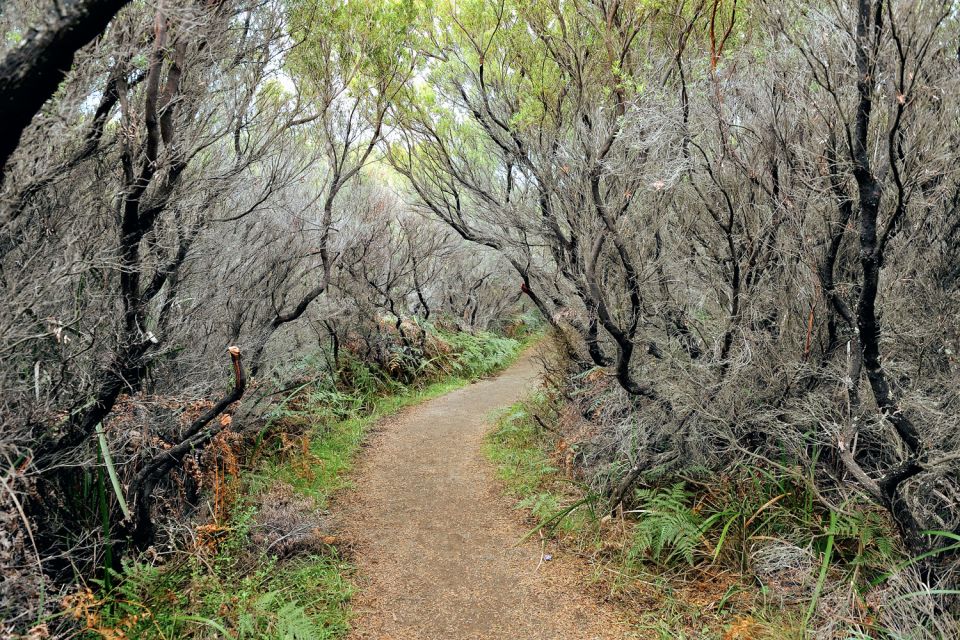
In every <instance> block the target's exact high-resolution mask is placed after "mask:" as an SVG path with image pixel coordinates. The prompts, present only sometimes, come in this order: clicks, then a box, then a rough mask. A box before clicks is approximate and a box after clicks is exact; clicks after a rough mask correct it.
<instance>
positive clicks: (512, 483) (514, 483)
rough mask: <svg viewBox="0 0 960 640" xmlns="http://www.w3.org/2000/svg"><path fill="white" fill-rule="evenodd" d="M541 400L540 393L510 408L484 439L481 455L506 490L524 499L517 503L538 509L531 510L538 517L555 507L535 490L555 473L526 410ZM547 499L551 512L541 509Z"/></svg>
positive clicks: (548, 497) (554, 499)
mask: <svg viewBox="0 0 960 640" xmlns="http://www.w3.org/2000/svg"><path fill="white" fill-rule="evenodd" d="M543 401H544V399H543V396H542V394H540V395H538V396H535V397H534V398H532V399H531V400H529V401H527V402H521V403H517V404H515V405H513V406H512V407H510V408H509V409H508V410H507V411H506V413H504V414H503V416H501V418H500V419H499V421H498V422H497V426H496V428H495V429H494V430H493V431H492V432H491V433H490V435H489V436H487V441H486V446H485V453H486V455H487V457H488V458H489V459H490V460H491V461H492V462H493V463H494V464H495V465H496V467H497V476H498V477H499V479H500V480H501V481H502V482H503V483H504V485H505V486H506V489H507V491H508V492H509V493H510V494H511V495H513V496H515V497H517V498H521V499H522V500H524V502H523V503H521V505H522V506H524V507H527V508H529V507H531V506H535V505H536V506H538V508H536V509H535V512H537V514H538V515H547V513H545V512H546V511H550V512H551V513H552V512H554V511H556V508H557V507H559V504H558V501H557V500H556V498H555V497H552V496H551V494H549V493H542V492H540V491H539V490H540V489H541V488H542V486H543V484H544V482H545V480H546V479H547V478H548V477H549V476H550V475H551V474H553V473H554V472H556V468H555V467H554V466H553V464H552V463H551V462H550V459H549V458H548V457H547V455H546V454H545V453H544V451H543V448H542V446H541V443H542V440H543V436H542V434H541V429H540V427H539V426H538V425H537V424H536V422H534V420H533V418H532V415H531V412H530V410H529V409H528V407H529V406H530V405H534V406H535V405H536V404H537V403H542V402H543ZM547 500H549V501H550V503H551V507H552V508H551V509H545V508H544V506H545V504H546V501H547ZM530 501H533V502H530Z"/></svg>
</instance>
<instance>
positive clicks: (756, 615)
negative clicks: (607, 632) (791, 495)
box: [484, 392, 807, 640]
mask: <svg viewBox="0 0 960 640" xmlns="http://www.w3.org/2000/svg"><path fill="white" fill-rule="evenodd" d="M551 415H554V416H555V415H556V407H555V400H554V399H551V398H550V397H549V396H548V394H546V393H545V392H538V393H535V394H534V395H533V396H532V397H530V398H529V399H527V400H524V401H521V402H519V403H517V404H515V405H513V406H511V407H509V408H508V409H506V410H504V411H503V412H501V413H500V415H499V416H498V418H497V420H496V425H495V427H494V429H493V430H492V431H491V432H490V433H489V434H488V435H487V437H486V442H485V445H484V453H485V454H486V456H487V458H488V459H489V460H490V461H491V462H492V463H493V464H494V465H495V468H496V474H497V477H498V479H499V481H500V482H501V483H502V487H503V490H504V492H505V493H507V494H508V495H509V496H511V497H512V498H514V499H515V500H516V504H515V506H516V508H517V509H519V510H521V511H522V512H523V513H524V514H525V515H526V518H527V522H528V523H529V527H530V530H529V532H528V534H527V535H528V536H543V537H544V538H545V539H546V540H548V541H550V542H551V544H556V545H557V546H558V551H559V552H560V553H566V554H574V555H578V556H581V557H583V558H584V559H585V560H587V561H588V562H589V563H590V564H591V565H592V566H593V567H594V578H595V581H596V584H594V585H593V586H595V587H597V589H598V591H602V592H603V593H604V596H605V597H608V598H610V599H611V600H612V601H613V602H614V603H615V604H617V605H618V606H619V607H620V608H621V610H622V611H623V612H624V614H625V617H626V618H627V619H628V620H630V621H631V622H632V624H633V625H634V627H635V629H636V630H637V632H638V633H639V634H640V637H656V638H664V639H670V640H683V639H689V640H694V639H697V640H701V639H716V640H721V639H722V640H737V639H743V640H745V639H748V638H749V639H753V640H756V639H759V638H769V639H777V640H789V639H798V640H799V639H800V638H805V637H807V636H806V635H805V632H804V629H803V622H802V616H801V613H800V610H799V609H798V608H796V607H783V606H782V605H781V603H780V601H779V600H778V598H777V596H776V594H769V595H768V594H764V593H760V592H759V591H758V590H757V588H756V586H755V585H754V584H751V581H750V580H749V579H748V578H744V576H742V575H740V573H739V572H737V571H732V570H730V569H729V567H724V566H720V565H714V564H713V563H712V562H710V561H709V558H707V561H701V556H702V555H703V554H705V553H707V552H714V553H716V552H717V550H718V549H719V548H720V547H721V546H722V545H723V544H724V542H723V540H722V539H720V540H719V542H717V541H716V540H714V541H713V542H711V541H710V540H708V535H705V534H712V533H713V532H712V531H708V525H709V524H710V523H709V522H706V518H705V517H704V516H703V515H701V514H700V513H698V510H699V507H697V506H696V505H694V506H693V507H691V506H689V505H690V497H691V494H690V493H689V492H687V491H686V490H685V489H684V488H683V487H682V486H675V487H670V488H667V489H664V490H662V491H656V492H654V491H647V492H643V491H639V492H638V494H643V496H645V495H646V494H649V496H647V502H646V504H645V505H644V507H643V515H639V516H636V515H635V516H633V517H631V518H630V519H621V518H614V519H611V518H610V517H609V516H608V514H607V510H606V507H605V504H606V502H605V500H603V499H602V497H601V496H598V495H596V494H593V493H592V492H591V490H590V488H589V487H588V486H587V485H586V484H585V483H584V482H582V481H581V480H579V479H578V478H577V476H576V474H575V471H573V470H572V469H571V467H570V465H569V462H570V460H571V458H572V457H573V456H574V455H575V453H576V452H575V449H576V445H575V444H574V445H573V446H572V448H571V445H570V444H568V443H566V442H565V441H564V440H563V438H562V437H561V436H560V433H559V429H558V430H557V431H556V432H555V431H552V430H551V431H548V430H547V429H545V428H544V426H543V424H544V420H543V418H541V419H540V420H537V419H536V417H535V416H551ZM549 420H550V419H549V418H548V421H549ZM641 497H642V496H641ZM634 513H639V512H634ZM721 526H722V523H721ZM584 586H587V585H584Z"/></svg>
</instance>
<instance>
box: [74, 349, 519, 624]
mask: <svg viewBox="0 0 960 640" xmlns="http://www.w3.org/2000/svg"><path fill="white" fill-rule="evenodd" d="M537 337H538V336H536V335H531V336H527V337H526V338H525V339H523V340H514V339H507V338H501V337H498V336H494V335H491V334H479V335H470V334H447V335H443V336H442V338H443V339H444V340H445V341H446V343H447V344H449V345H450V347H451V349H452V352H451V354H450V357H448V358H446V359H445V361H444V363H443V364H442V365H441V366H438V367H437V368H436V369H434V372H433V374H432V377H433V378H434V379H433V381H424V382H414V383H413V384H410V385H400V384H393V383H391V384H386V385H384V384H380V383H377V384H371V380H370V379H371V378H372V377H375V376H372V372H371V371H370V370H369V367H365V366H363V365H356V363H355V366H354V370H352V371H350V372H349V374H350V376H349V379H350V380H351V383H352V388H351V389H350V390H347V391H342V390H339V391H338V390H337V389H336V388H329V387H319V386H318V387H316V388H305V389H302V390H301V391H300V392H299V393H298V394H297V395H296V396H295V397H289V398H287V400H286V401H285V402H284V403H283V405H282V406H281V407H279V408H278V410H277V411H275V412H274V414H273V415H272V417H271V419H270V420H269V421H268V426H267V429H265V430H264V433H263V434H261V438H259V439H258V440H259V441H258V443H257V445H256V447H255V448H256V449H257V450H258V451H259V453H258V454H256V455H255V458H254V459H255V462H254V463H253V464H252V465H251V466H250V467H249V468H248V469H247V470H245V471H240V472H238V473H236V474H235V475H230V474H227V473H224V476H223V477H222V478H219V479H218V482H217V484H216V486H215V487H214V488H213V490H212V494H213V495H212V496H211V500H212V501H213V502H214V503H215V504H214V505H213V506H212V507H211V510H212V511H213V512H214V513H222V514H223V518H222V520H218V519H216V518H215V519H214V521H213V522H211V523H208V524H205V525H201V526H199V527H196V529H195V531H193V532H192V533H191V535H192V536H193V539H194V540H193V544H192V545H191V548H190V549H188V550H185V551H182V552H177V553H176V554H175V555H174V556H172V557H173V559H168V560H167V561H166V562H164V563H163V564H156V565H155V564H152V563H144V562H141V563H135V564H130V565H128V566H127V567H126V570H125V572H124V574H123V575H122V576H118V578H119V579H118V580H115V582H116V583H117V584H118V585H119V586H116V587H114V588H113V590H112V591H111V592H110V593H109V594H108V595H107V596H106V597H98V596H95V595H94V593H93V592H92V591H87V592H85V593H81V594H78V595H77V597H76V598H75V599H74V600H73V601H71V602H70V604H69V606H68V608H67V610H68V614H70V615H73V616H74V617H76V618H77V619H80V620H82V621H83V624H84V625H85V626H86V631H85V634H86V637H90V638H96V637H103V638H109V639H111V640H113V639H117V640H119V639H121V638H145V639H146V638H168V639H173V638H177V639H180V638H191V639H207V638H210V639H213V638H224V637H227V638H236V639H237V640H241V639H254V638H256V639H261V638H262V639H268V638H269V639H273V638H276V639H284V640H301V639H302V640H308V639H309V640H327V639H334V638H342V637H344V636H345V635H346V634H347V632H348V631H349V623H350V609H349V602H350V598H351V596H352V595H353V593H354V587H353V585H352V584H351V579H350V576H351V572H352V566H351V564H350V561H349V558H348V557H345V556H344V555H343V554H341V552H340V551H339V550H338V548H337V539H336V537H335V532H331V531H326V530H324V527H323V521H324V518H323V514H324V512H325V511H326V510H327V509H328V507H329V503H330V498H331V496H332V495H333V494H335V493H336V492H337V491H339V490H341V489H343V488H345V487H348V486H349V485H350V482H351V481H350V477H349V472H350V470H351V469H352V468H353V465H354V463H355V461H356V458H357V455H358V454H359V452H360V450H361V445H362V443H363V441H364V439H365V437H366V436H367V434H368V433H369V430H370V427H371V426H372V425H373V424H375V423H376V422H378V421H379V420H381V419H382V418H384V417H386V416H388V415H391V414H393V413H396V412H398V411H400V410H402V409H403V408H405V407H409V406H411V405H415V404H418V403H420V402H424V401H426V400H429V399H431V398H435V397H437V396H440V395H443V394H446V393H449V392H451V391H453V390H455V389H458V388H460V387H463V386H465V385H467V384H470V383H471V382H473V381H475V380H477V379H479V378H482V377H485V376H488V375H491V374H493V373H496V372H498V371H500V370H502V369H504V368H506V367H508V366H509V365H510V364H512V363H513V362H514V361H515V360H516V359H517V358H518V357H519V355H520V354H521V353H522V351H523V350H524V349H525V348H527V347H528V346H529V345H530V344H532V343H533V342H534V341H535V340H536V339H537ZM298 426H299V433H298V429H297V427H298ZM290 433H294V434H297V435H289V434H290ZM278 496H279V497H278ZM221 504H223V505H228V506H218V505H221ZM278 505H279V506H278ZM286 505H291V509H294V508H296V507H297V505H301V507H300V509H301V511H305V512H307V514H308V515H309V517H308V518H307V519H306V520H303V519H300V520H298V516H297V514H296V513H292V514H291V515H290V521H289V522H283V523H282V527H281V530H287V529H289V533H288V534H283V535H280V536H279V537H275V538H267V539H266V540H264V539H263V536H259V537H258V531H259V528H260V527H261V525H262V522H261V521H260V520H259V518H260V517H261V516H262V512H265V511H267V510H270V509H283V508H286ZM302 505H307V507H306V508H305V509H304V508H303V507H302ZM258 513H260V515H259V516H258ZM301 515H302V514H301ZM318 523H319V524H318ZM311 527H312V528H311ZM302 529H308V530H307V531H302ZM288 536H289V537H288ZM295 537H298V538H299V539H300V540H301V542H302V541H304V540H306V541H307V542H306V543H304V544H301V548H302V549H306V550H307V552H303V551H302V550H301V551H299V552H297V553H294V554H291V555H290V556H284V557H280V558H278V557H277V554H276V549H277V548H279V547H278V545H280V544H286V543H287V542H289V541H290V540H292V539H294V538H295ZM271 550H272V551H273V553H271Z"/></svg>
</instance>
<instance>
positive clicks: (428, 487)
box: [337, 352, 628, 640]
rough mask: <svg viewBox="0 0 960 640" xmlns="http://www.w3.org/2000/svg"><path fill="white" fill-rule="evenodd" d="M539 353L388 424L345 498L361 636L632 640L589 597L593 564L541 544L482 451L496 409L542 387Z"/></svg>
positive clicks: (342, 505)
mask: <svg viewBox="0 0 960 640" xmlns="http://www.w3.org/2000/svg"><path fill="white" fill-rule="evenodd" d="M537 379H538V366H537V364H536V359H535V358H534V356H533V354H532V353H530V352H528V353H526V354H525V355H524V356H523V357H521V359H520V360H519V361H518V362H517V363H516V364H515V365H513V366H512V367H511V368H509V369H508V370H507V371H505V372H504V373H502V374H500V375H499V376H497V377H496V378H492V379H489V380H484V381H481V382H478V383H475V384H472V385H470V386H468V387H465V388H463V389H460V390H458V391H455V392H453V393H450V394H447V395H445V396H442V397H440V398H437V399H435V400H431V401H428V402H425V403H423V404H421V405H418V406H416V407H413V408H410V409H408V410H406V411H403V412H401V413H400V414H398V415H397V416H395V417H393V418H390V419H387V420H385V421H384V422H383V423H381V424H380V425H379V429H378V433H377V434H376V435H375V436H373V439H372V441H371V442H370V445H369V447H368V449H367V451H366V452H365V453H364V454H363V459H362V461H361V463H360V466H359V468H358V469H357V473H356V476H355V489H354V490H352V491H350V492H348V493H347V494H346V495H344V496H343V497H342V498H341V499H340V500H339V501H338V509H337V511H338V512H339V513H338V515H339V518H338V519H340V520H341V525H340V526H341V529H343V531H342V533H343V535H345V536H346V538H347V539H348V540H350V541H351V542H352V544H353V545H354V548H355V550H356V557H355V560H356V563H357V568H358V573H359V580H358V582H359V587H360V593H359V594H358V595H357V596H356V597H355V599H354V602H353V607H354V610H355V612H356V613H357V618H356V619H355V620H354V632H353V634H352V635H351V638H354V639H356V640H360V639H364V640H366V639H371V638H377V639H391V640H427V639H430V640H440V639H443V640H458V639H467V638H470V639H481V638H482V639H484V640H486V639H493V638H504V639H507V638H509V639H511V640H528V639H529V640H539V639H561V638H563V639H584V640H586V639H604V640H606V639H613V638H625V637H628V636H627V635H626V634H625V633H624V632H623V630H622V628H621V627H620V626H619V624H618V623H617V621H616V617H615V615H614V614H613V613H612V611H611V610H608V609H607V608H605V607H603V606H601V605H599V604H598V603H597V601H596V599H595V598H594V597H593V596H592V595H589V594H587V593H585V589H586V585H588V584H589V579H588V576H587V574H586V567H584V566H582V565H581V563H580V561H579V560H578V559H576V558H572V557H564V556H563V554H562V553H560V554H557V556H558V557H556V558H555V559H554V560H553V561H551V562H545V563H542V564H541V566H540V567H539V568H538V566H537V565H538V563H540V545H539V543H538V542H535V541H534V542H531V543H529V544H524V545H521V546H519V547H517V546H514V545H515V543H517V541H518V540H519V539H520V538H521V537H522V536H523V534H524V533H525V529H524V527H523V525H522V524H521V523H520V522H519V520H518V514H517V513H516V512H515V511H513V510H512V509H511V508H510V505H509V501H507V500H505V499H504V498H502V497H501V496H500V493H499V491H498V489H497V487H496V481H495V478H494V475H493V469H492V468H491V466H490V465H489V463H488V462H487V461H486V460H485V459H484V457H483V453H482V451H481V445H482V439H483V435H484V433H485V432H486V431H487V429H489V428H490V425H489V422H488V419H489V416H490V413H491V412H492V411H493V410H495V409H497V408H500V407H506V406H508V405H510V404H512V403H514V402H516V401H517V400H519V399H520V398H521V397H523V396H524V395H525V394H527V393H529V392H530V391H532V390H533V389H534V388H535V387H536V385H537Z"/></svg>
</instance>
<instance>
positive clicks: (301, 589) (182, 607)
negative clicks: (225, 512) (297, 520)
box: [90, 508, 353, 640]
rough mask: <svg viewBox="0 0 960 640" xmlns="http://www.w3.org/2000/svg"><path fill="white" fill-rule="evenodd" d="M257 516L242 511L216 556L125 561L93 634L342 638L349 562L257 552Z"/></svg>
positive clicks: (333, 556) (329, 557)
mask: <svg viewBox="0 0 960 640" xmlns="http://www.w3.org/2000/svg"><path fill="white" fill-rule="evenodd" d="M253 513H254V511H253V510H252V509H250V508H245V509H240V510H238V512H237V513H236V514H235V516H234V518H233V519H232V520H231V522H230V526H229V527H228V528H227V531H228V534H227V536H226V537H225V538H224V539H223V540H221V541H220V543H219V545H218V546H217V548H216V550H215V552H214V553H213V554H210V553H209V552H208V551H206V550H203V549H201V550H198V551H197V552H195V553H192V554H189V555H185V556H183V559H182V560H179V561H174V562H172V563H170V564H168V565H166V566H153V565H150V564H147V563H131V564H128V565H127V566H126V567H125V568H124V572H123V574H122V575H121V576H118V578H122V579H118V580H117V585H118V586H117V587H116V588H114V589H113V590H111V591H110V592H109V593H107V594H106V596H107V597H106V601H107V604H106V605H105V606H104V607H103V608H102V609H101V610H100V611H99V612H98V615H99V618H100V624H99V625H98V628H99V632H98V634H97V635H93V633H92V632H93V630H91V631H90V637H91V638H93V637H97V636H98V635H101V634H102V633H103V631H104V630H107V629H115V630H117V629H122V630H124V631H125V633H126V634H127V636H128V637H134V638H145V639H147V638H196V639H200V638H211V639H212V638H223V637H233V638H236V639H237V640H244V639H251V640H252V639H268V638H271V639H272V638H276V639H278V640H279V639H283V640H301V639H302V640H306V639H311V638H319V639H325V638H339V637H343V635H345V634H346V631H347V630H348V617H349V611H348V609H347V604H348V602H349V599H350V596H351V595H352V593H353V587H352V586H351V585H350V584H349V583H348V582H347V581H346V580H345V579H344V575H345V574H347V573H348V572H349V569H350V567H349V565H348V564H347V563H346V562H345V561H343V560H342V559H340V558H339V556H337V555H336V553H335V552H333V551H332V550H331V553H330V555H324V556H312V557H307V558H300V559H297V560H294V561H290V562H287V563H283V564H278V563H277V562H276V561H275V560H274V559H272V558H270V557H267V556H265V555H258V553H259V552H258V551H257V550H254V549H250V545H249V541H248V537H247V536H248V532H249V528H250V525H251V522H252V517H253Z"/></svg>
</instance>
